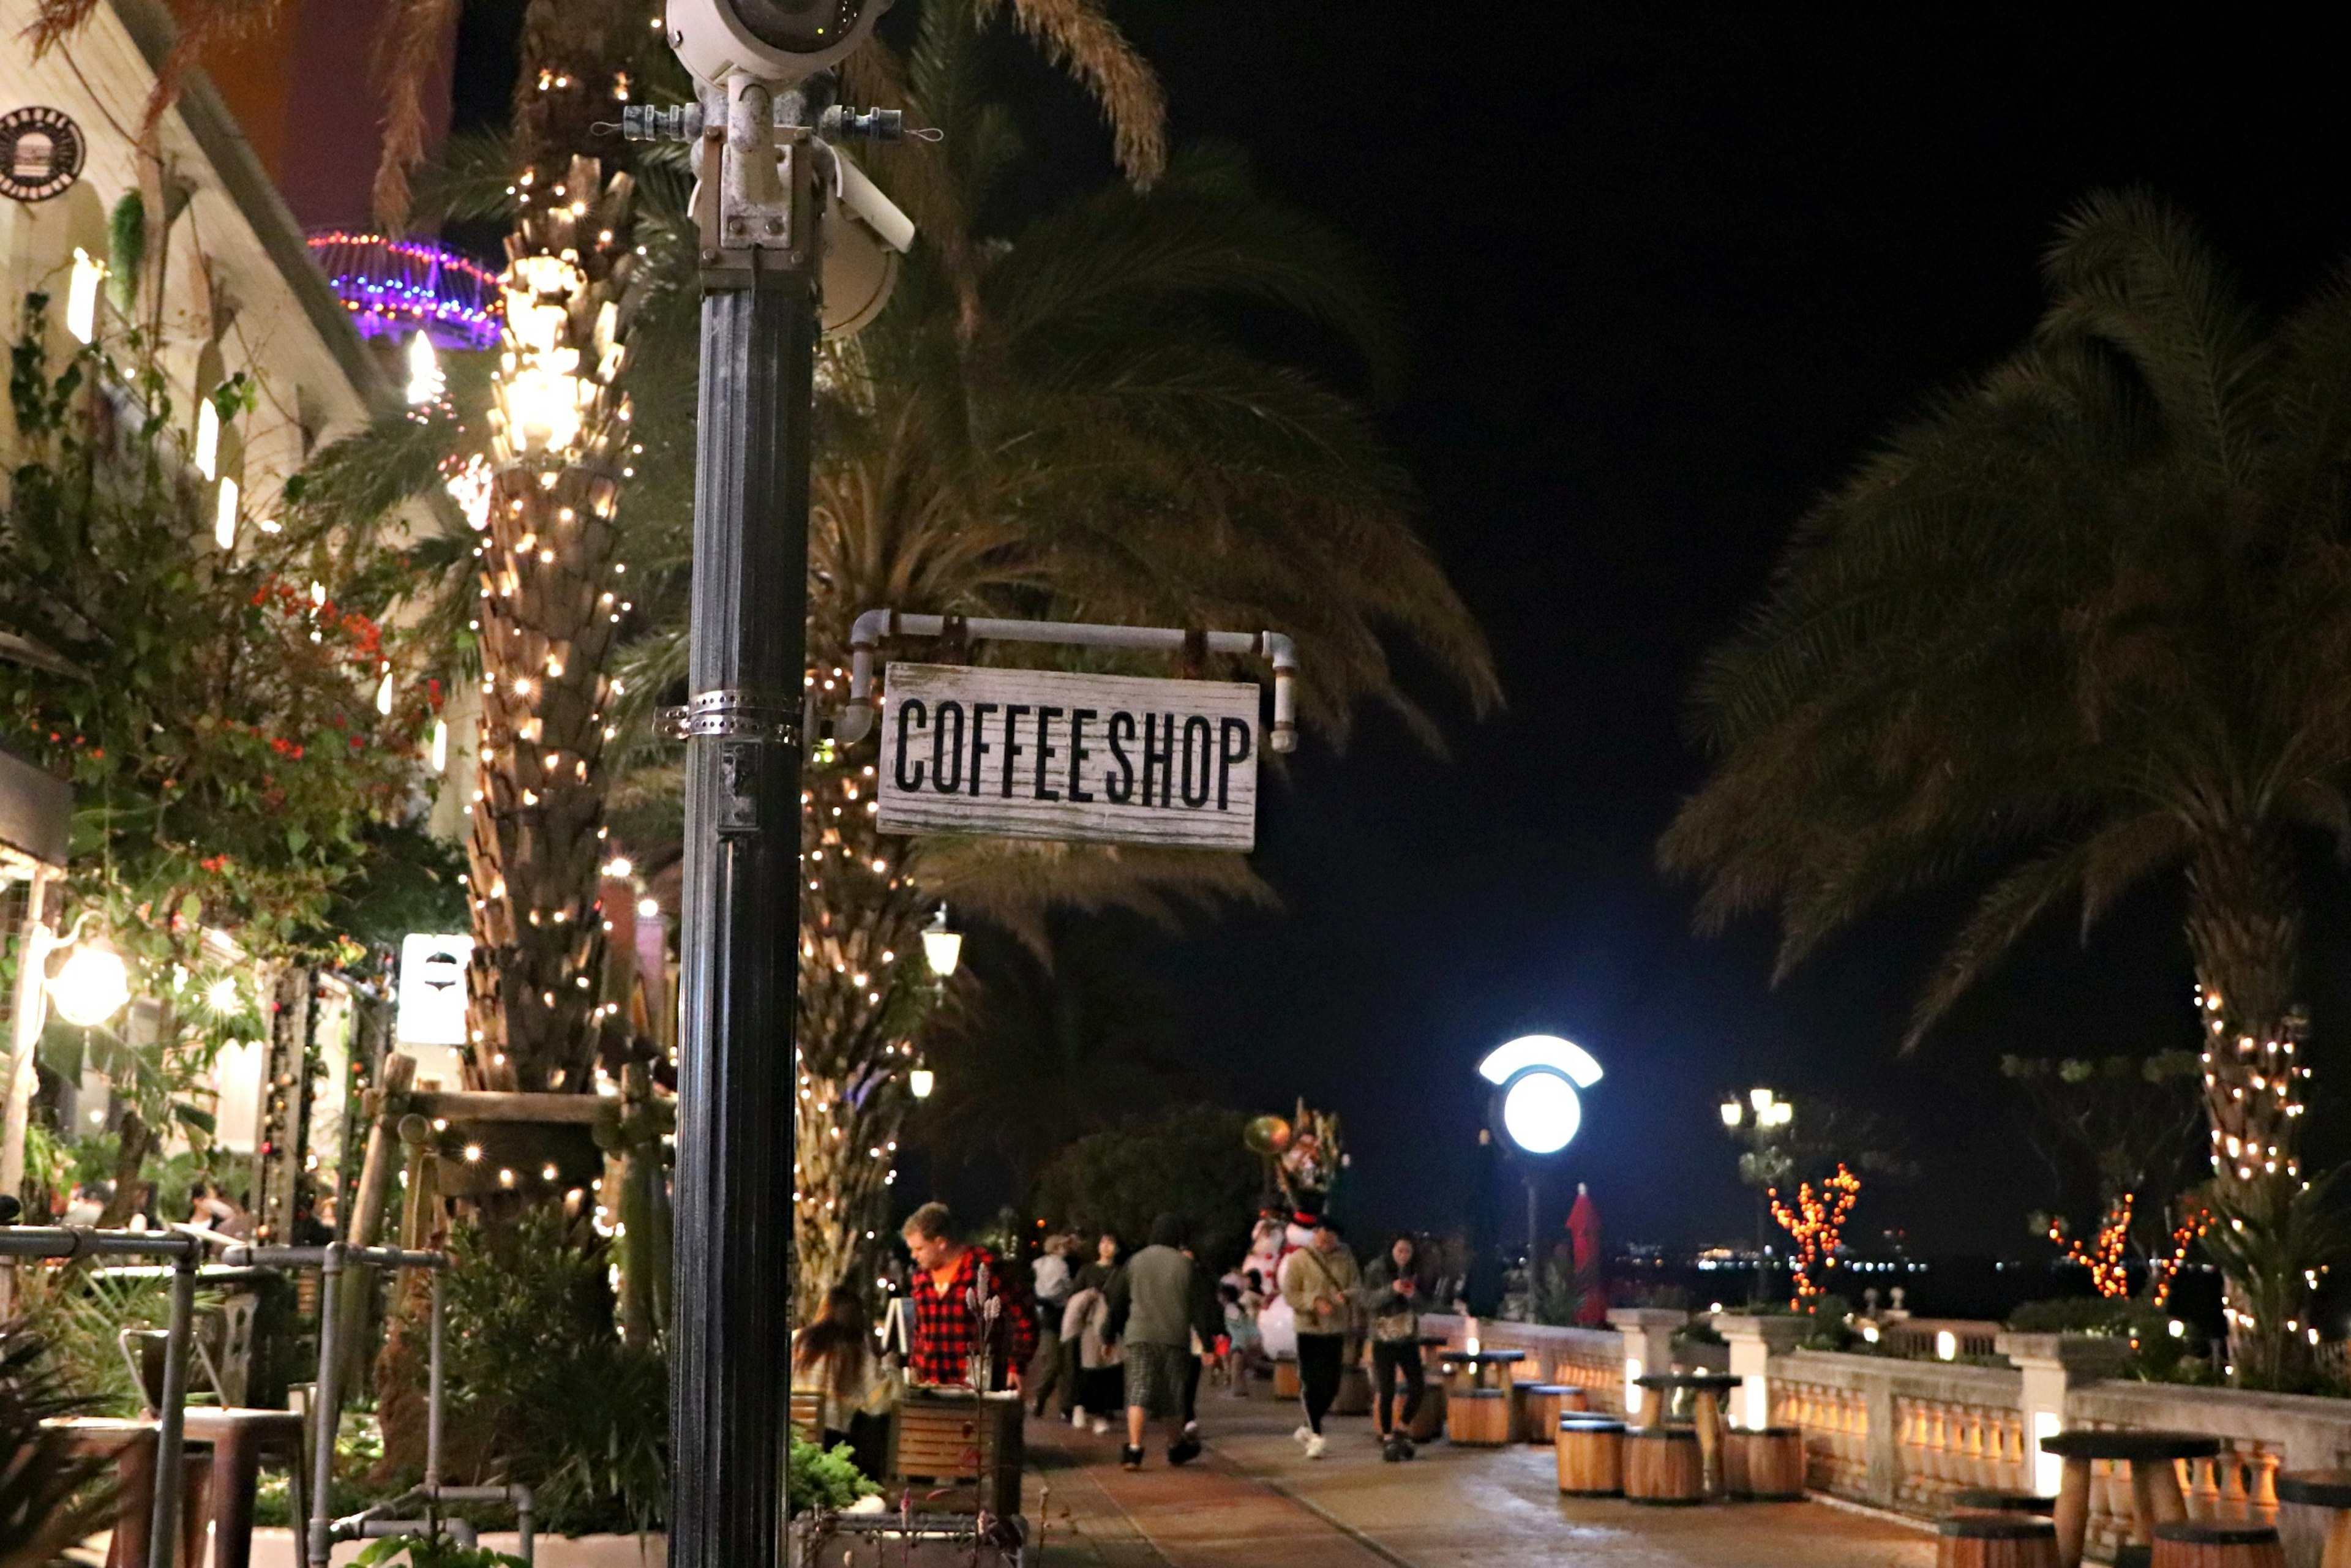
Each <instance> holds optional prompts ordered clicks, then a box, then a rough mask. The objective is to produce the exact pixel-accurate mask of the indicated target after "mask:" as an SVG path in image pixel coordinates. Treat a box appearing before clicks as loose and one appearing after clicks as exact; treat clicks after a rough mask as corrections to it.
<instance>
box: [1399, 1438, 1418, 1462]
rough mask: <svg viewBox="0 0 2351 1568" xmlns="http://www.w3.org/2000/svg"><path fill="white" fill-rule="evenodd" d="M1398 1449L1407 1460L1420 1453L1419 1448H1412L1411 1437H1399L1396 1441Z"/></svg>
mask: <svg viewBox="0 0 2351 1568" xmlns="http://www.w3.org/2000/svg"><path fill="white" fill-rule="evenodd" d="M1396 1447H1397V1448H1399V1449H1401V1450H1402V1451H1403V1454H1404V1457H1405V1458H1407V1459H1408V1458H1412V1457H1413V1456H1414V1455H1415V1454H1417V1453H1419V1452H1420V1450H1419V1449H1418V1448H1414V1447H1413V1446H1412V1439H1411V1438H1410V1437H1398V1438H1397V1439H1396Z"/></svg>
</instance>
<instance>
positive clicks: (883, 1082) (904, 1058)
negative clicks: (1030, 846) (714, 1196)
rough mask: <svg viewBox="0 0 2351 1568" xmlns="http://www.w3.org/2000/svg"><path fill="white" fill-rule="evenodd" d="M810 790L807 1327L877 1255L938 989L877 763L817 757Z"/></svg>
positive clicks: (921, 908)
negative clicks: (913, 1076) (878, 824)
mask: <svg viewBox="0 0 2351 1568" xmlns="http://www.w3.org/2000/svg"><path fill="white" fill-rule="evenodd" d="M870 752H871V747H866V748H862V750H861V751H860V753H858V755H859V756H860V757H861V758H862V757H863V756H865V755H870ZM804 787H805V791H806V798H805V801H804V804H803V808H802V811H801V818H800V824H801V826H800V846H801V852H802V854H803V856H804V857H805V858H804V860H803V862H802V863H803V864H804V866H805V867H806V869H807V873H808V878H807V883H806V884H805V885H804V886H803V888H802V889H801V894H800V980H799V1008H798V1028H797V1030H795V1033H796V1036H797V1039H796V1041H795V1044H796V1047H797V1051H796V1054H797V1057H798V1061H797V1063H796V1065H797V1067H798V1069H799V1071H798V1073H797V1077H798V1080H799V1083H798V1093H799V1102H798V1106H797V1109H798V1114H797V1116H796V1117H795V1119H794V1129H795V1134H796V1136H795V1143H794V1148H793V1177H792V1187H793V1194H794V1202H793V1206H792V1209H793V1221H794V1223H793V1232H794V1245H795V1246H796V1248H797V1249H798V1257H799V1268H798V1269H797V1270H795V1272H794V1274H793V1282H794V1288H793V1297H794V1301H795V1304H796V1309H797V1311H798V1312H799V1315H800V1318H801V1320H802V1321H804V1322H805V1321H807V1320H808V1319H809V1318H810V1317H812V1316H813V1315H814V1313H815V1311H816V1309H818V1308H820V1307H821V1306H822V1305H823V1303H824V1297H825V1292H826V1291H830V1290H831V1289H832V1287H834V1286H835V1285H838V1284H840V1283H841V1282H842V1281H845V1280H848V1279H849V1278H851V1277H852V1274H853V1273H854V1272H855V1270H856V1268H857V1265H858V1263H859V1262H860V1261H861V1260H863V1259H864V1258H865V1257H866V1256H867V1254H868V1252H869V1250H870V1243H869V1242H868V1241H867V1239H866V1232H867V1231H868V1230H869V1229H872V1228H875V1220H876V1218H877V1217H878V1214H879V1211H880V1209H881V1208H882V1207H883V1200H884V1199H885V1198H886V1197H887V1196H888V1192H889V1187H890V1186H891V1184H892V1182H893V1180H894V1179H895V1170H896V1166H897V1159H896V1155H897V1150H898V1134H899V1132H900V1130H901V1128H902V1127H903V1126H904V1123H905V1116H906V1111H907V1107H908V1105H909V1104H910V1103H911V1096H910V1095H909V1094H908V1092H907V1072H908V1071H909V1070H910V1069H911V1068H912V1067H913V1066H914V1035H915V1034H916V1033H917V1032H918V1031H919V1030H920V1028H921V1026H922V1022H923V1020H924V1019H925V1018H927V1017H928V1016H929V1014H930V1011H931V1009H932V1008H933V1007H934V1006H935V1005H936V1002H937V998H938V990H939V988H938V985H937V983H936V982H935V980H934V979H933V978H932V977H931V973H930V968H929V966H928V964H927V963H926V962H925V960H924V957H923V952H922V924H923V916H924V913H925V899H924V898H923V896H922V894H921V892H920V890H919V889H917V888H916V887H915V886H914V883H912V882H911V881H910V880H909V879H908V878H907V876H906V875H905V873H904V867H903V866H902V865H901V864H900V861H899V857H900V855H901V853H902V846H901V845H899V844H897V843H894V842H889V841H884V840H883V838H882V837H881V835H880V834H878V833H876V832H875V831H873V813H872V811H871V810H869V808H870V807H871V806H872V804H873V801H874V797H875V795H876V792H877V791H876V787H875V782H874V779H873V778H872V769H871V768H870V766H860V765H858V764H854V763H849V762H842V761H837V762H835V763H833V764H832V765H831V766H825V765H822V764H812V765H811V766H810V768H809V769H808V772H807V774H806V776H805V786H804ZM877 1239H878V1238H877Z"/></svg>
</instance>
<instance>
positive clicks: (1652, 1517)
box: [1026, 1388, 1935, 1568]
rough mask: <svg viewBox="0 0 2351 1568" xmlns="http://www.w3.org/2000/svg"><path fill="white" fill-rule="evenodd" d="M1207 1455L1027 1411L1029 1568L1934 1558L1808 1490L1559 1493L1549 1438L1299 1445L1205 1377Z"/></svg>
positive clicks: (1273, 1414) (1334, 1431) (1277, 1421)
mask: <svg viewBox="0 0 2351 1568" xmlns="http://www.w3.org/2000/svg"><path fill="white" fill-rule="evenodd" d="M1200 1417H1201V1425H1202V1428H1203V1435H1204V1437H1206V1439H1207V1444H1208V1451H1207V1454H1206V1455H1205V1456H1204V1457H1203V1458H1200V1459H1198V1460H1196V1461H1195V1462H1194V1463H1193V1464H1191V1465H1189V1466H1186V1467H1185V1468H1184V1469H1169V1468H1168V1465H1167V1462H1166V1458H1165V1455H1164V1453H1162V1452H1161V1451H1160V1442H1161V1439H1159V1438H1158V1437H1157V1436H1156V1434H1155V1435H1154V1441H1153V1445H1152V1453H1151V1457H1150V1459H1149V1460H1148V1462H1147V1463H1146V1465H1145V1467H1144V1469H1143V1470H1141V1471H1140V1472H1137V1473H1135V1474H1132V1475H1130V1474H1128V1473H1126V1472H1125V1471H1123V1470H1122V1469H1119V1467H1118V1443H1119V1440H1120V1439H1119V1436H1118V1434H1117V1432H1116V1431H1115V1430H1113V1432H1112V1433H1110V1434H1108V1435H1106V1436H1102V1437H1095V1436H1094V1435H1092V1433H1090V1432H1073V1431H1071V1428H1070V1427H1067V1426H1066V1425H1063V1424H1061V1423H1060V1422H1055V1421H1039V1420H1032V1421H1030V1422H1029V1431H1028V1441H1029V1469H1030V1471H1031V1473H1030V1475H1029V1478H1028V1481H1027V1485H1028V1487H1029V1495H1028V1497H1027V1500H1026V1506H1027V1510H1028V1512H1029V1517H1030V1521H1031V1529H1032V1542H1035V1541H1036V1540H1037V1536H1036V1532H1037V1531H1040V1530H1041V1536H1042V1539H1041V1542H1037V1543H1038V1544H1041V1546H1042V1547H1043V1552H1042V1556H1041V1558H1039V1557H1037V1556H1035V1555H1033V1554H1032V1557H1031V1563H1032V1568H1269V1565H1277V1564H1278V1565H1279V1568H1586V1565H1590V1568H1931V1565H1932V1564H1933V1563H1934V1561H1935V1538H1934V1537H1933V1536H1932V1535H1931V1534H1929V1533H1928V1532H1927V1531H1924V1530H1922V1529H1919V1528H1917V1527H1916V1526H1914V1525H1910V1524H1907V1523H1903V1522H1899V1521H1893V1520H1889V1519H1886V1518H1883V1517H1879V1516H1876V1515H1868V1514H1863V1513H1859V1512H1856V1511H1850V1510H1846V1509H1843V1508H1839V1507H1836V1506H1834V1505H1833V1504H1829V1503H1823V1502H1817V1501H1814V1502H1795V1503H1738V1504H1728V1503H1716V1504H1708V1505H1706V1506H1704V1507H1701V1508H1685V1509H1657V1508H1638V1507H1635V1506H1633V1505H1632V1504H1629V1503H1625V1502H1622V1501H1619V1500H1612V1499H1585V1498H1563V1497H1562V1496H1560V1495H1559V1489H1558V1484H1557V1479H1556V1474H1555V1471H1554V1469H1553V1464H1552V1455H1551V1451H1550V1450H1549V1449H1547V1448H1533V1447H1526V1446H1518V1447H1512V1448H1500V1449H1493V1448H1452V1447H1450V1446H1449V1445H1447V1444H1445V1443H1443V1442H1437V1443H1431V1444H1427V1445H1426V1446H1424V1447H1423V1448H1421V1449H1420V1456H1419V1458H1416V1459H1413V1460H1411V1461H1409V1462H1406V1463H1401V1464H1387V1463H1384V1462H1383V1461H1382V1460H1381V1458H1380V1453H1379V1447H1378V1445H1377V1444H1376V1443H1375V1442H1374V1440H1373V1438H1372V1436H1371V1423H1370V1421H1369V1420H1368V1419H1366V1418H1365V1417H1363V1416H1354V1417H1352V1418H1350V1417H1344V1416H1332V1417H1329V1418H1327V1419H1326V1420H1325V1422H1324V1426H1325V1427H1326V1429H1327V1430H1328V1432H1329V1435H1330V1447H1329V1449H1328V1451H1327V1452H1326V1453H1325V1455H1324V1457H1323V1458H1321V1459H1319V1460H1310V1459H1308V1458H1306V1457H1305V1455H1304V1453H1303V1452H1302V1451H1301V1448H1300V1447H1299V1445H1298V1444H1297V1443H1296V1442H1295V1441H1293V1440H1292V1438H1291V1437H1290V1432H1291V1430H1292V1428H1293V1427H1296V1425H1297V1424H1298V1421H1299V1419H1300V1416H1299V1414H1298V1411H1297V1408H1296V1406H1293V1405H1290V1404H1288V1403H1280V1404H1277V1403H1276V1402H1275V1401H1273V1400H1272V1399H1271V1398H1270V1397H1269V1396H1266V1395H1265V1394H1264V1393H1263V1392H1262V1391H1260V1392H1259V1394H1258V1395H1257V1396H1255V1397H1253V1398H1249V1399H1247V1400H1238V1399H1230V1398H1228V1397H1227V1396H1225V1395H1224V1394H1223V1393H1222V1392H1221V1391H1212V1390H1210V1389H1207V1388H1203V1389H1202V1390H1201V1396H1200Z"/></svg>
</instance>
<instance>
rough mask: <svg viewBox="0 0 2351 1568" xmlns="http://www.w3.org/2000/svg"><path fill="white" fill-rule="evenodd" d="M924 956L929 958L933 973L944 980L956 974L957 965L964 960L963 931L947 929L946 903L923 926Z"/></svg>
mask: <svg viewBox="0 0 2351 1568" xmlns="http://www.w3.org/2000/svg"><path fill="white" fill-rule="evenodd" d="M923 956H924V958H925V959H926V960H928V962H929V964H930V966H931V973H932V974H934V975H936V976H937V977H939V978H940V979H942V980H944V979H946V977H948V976H949V975H952V974H954V973H955V972H956V965H957V964H959V963H961V962H963V933H962V932H960V931H950V930H948V929H947V906H946V904H940V905H939V912H938V913H937V914H936V915H933V916H931V923H930V924H929V925H926V926H925V927H923Z"/></svg>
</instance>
